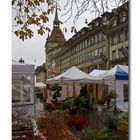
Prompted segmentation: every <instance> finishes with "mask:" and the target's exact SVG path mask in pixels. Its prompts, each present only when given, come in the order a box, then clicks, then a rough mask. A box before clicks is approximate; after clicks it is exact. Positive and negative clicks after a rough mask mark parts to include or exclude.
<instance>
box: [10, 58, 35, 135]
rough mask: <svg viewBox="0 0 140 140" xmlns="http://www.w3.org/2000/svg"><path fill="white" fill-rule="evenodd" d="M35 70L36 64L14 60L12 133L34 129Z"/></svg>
mask: <svg viewBox="0 0 140 140" xmlns="http://www.w3.org/2000/svg"><path fill="white" fill-rule="evenodd" d="M34 70H35V66H34V65H29V64H24V63H18V62H16V61H12V135H17V133H19V131H22V132H23V131H25V130H26V131H31V130H32V129H33V126H32V122H31V118H32V117H34V116H35V100H34V75H35V73H34ZM27 122H28V123H27Z"/></svg>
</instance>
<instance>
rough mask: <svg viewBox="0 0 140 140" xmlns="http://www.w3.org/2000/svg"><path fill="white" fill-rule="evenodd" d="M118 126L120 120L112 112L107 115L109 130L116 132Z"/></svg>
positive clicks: (106, 122)
mask: <svg viewBox="0 0 140 140" xmlns="http://www.w3.org/2000/svg"><path fill="white" fill-rule="evenodd" d="M117 124H118V118H117V117H116V116H115V115H114V114H113V113H111V112H109V113H106V115H105V125H106V127H107V128H108V129H110V130H113V131H116V130H117Z"/></svg>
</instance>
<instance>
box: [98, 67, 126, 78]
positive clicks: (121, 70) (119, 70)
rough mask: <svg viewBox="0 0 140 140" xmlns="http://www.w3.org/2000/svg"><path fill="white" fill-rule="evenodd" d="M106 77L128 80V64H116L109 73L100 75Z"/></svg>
mask: <svg viewBox="0 0 140 140" xmlns="http://www.w3.org/2000/svg"><path fill="white" fill-rule="evenodd" d="M100 76H101V77H103V78H104V79H114V80H128V66H125V65H116V66H115V67H113V68H112V69H110V70H109V71H108V72H107V73H104V74H103V75H100Z"/></svg>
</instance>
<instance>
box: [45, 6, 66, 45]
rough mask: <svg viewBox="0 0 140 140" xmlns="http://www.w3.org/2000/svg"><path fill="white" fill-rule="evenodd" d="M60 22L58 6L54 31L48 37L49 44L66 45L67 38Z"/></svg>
mask: <svg viewBox="0 0 140 140" xmlns="http://www.w3.org/2000/svg"><path fill="white" fill-rule="evenodd" d="M60 23H61V22H60V20H59V19H58V13H57V6H56V11H55V18H54V21H53V30H52V33H51V35H50V36H49V37H48V39H47V42H52V43H64V42H65V41H66V40H65V37H64V35H63V33H62V31H61V29H60Z"/></svg>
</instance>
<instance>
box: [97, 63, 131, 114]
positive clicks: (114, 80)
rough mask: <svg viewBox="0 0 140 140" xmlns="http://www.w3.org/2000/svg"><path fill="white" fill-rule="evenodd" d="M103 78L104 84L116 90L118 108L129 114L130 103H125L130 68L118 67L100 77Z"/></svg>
mask: <svg viewBox="0 0 140 140" xmlns="http://www.w3.org/2000/svg"><path fill="white" fill-rule="evenodd" d="M100 76H101V77H103V79H104V82H105V83H108V85H109V87H112V86H113V88H114V91H115V92H116V94H117V97H116V107H117V109H119V110H121V111H124V112H127V111H128V102H124V101H123V100H124V90H123V89H124V85H128V79H129V77H128V76H129V74H128V66H125V65H116V66H115V67H113V68H112V69H110V70H109V71H108V72H106V73H104V74H103V75H100Z"/></svg>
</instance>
